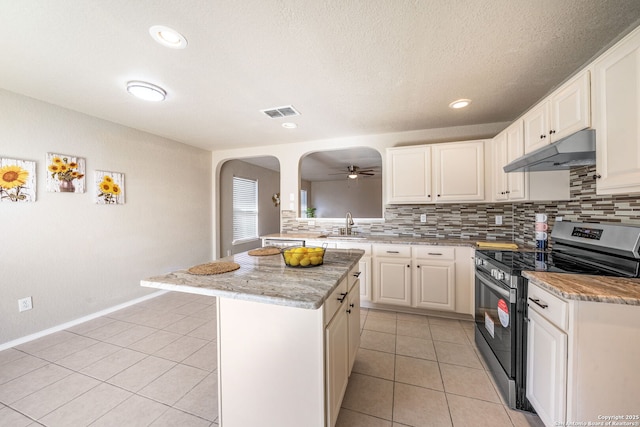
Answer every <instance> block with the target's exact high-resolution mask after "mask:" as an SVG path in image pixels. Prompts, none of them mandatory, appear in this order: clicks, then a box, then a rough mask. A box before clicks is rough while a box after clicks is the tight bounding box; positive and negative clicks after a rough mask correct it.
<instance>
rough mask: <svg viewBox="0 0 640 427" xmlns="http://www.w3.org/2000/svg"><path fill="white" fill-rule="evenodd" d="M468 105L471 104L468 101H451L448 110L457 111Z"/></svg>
mask: <svg viewBox="0 0 640 427" xmlns="http://www.w3.org/2000/svg"><path fill="white" fill-rule="evenodd" d="M469 104H471V100H470V99H458V100H456V101H453V102H452V103H451V104H449V108H453V109H456V110H457V109H458V108H464V107H466V106H468V105H469Z"/></svg>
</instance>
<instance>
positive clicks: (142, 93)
mask: <svg viewBox="0 0 640 427" xmlns="http://www.w3.org/2000/svg"><path fill="white" fill-rule="evenodd" d="M127 92H129V93H130V94H131V95H133V96H135V97H136V98H140V99H143V100H145V101H151V102H159V101H164V99H165V98H166V97H167V92H166V91H165V90H164V89H162V88H161V87H160V86H156V85H153V84H151V83H147V82H141V81H130V82H127Z"/></svg>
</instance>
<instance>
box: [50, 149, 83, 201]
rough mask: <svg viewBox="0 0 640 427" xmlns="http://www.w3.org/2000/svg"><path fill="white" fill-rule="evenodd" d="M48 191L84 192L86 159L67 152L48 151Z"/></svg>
mask: <svg viewBox="0 0 640 427" xmlns="http://www.w3.org/2000/svg"><path fill="white" fill-rule="evenodd" d="M46 160H47V172H48V173H47V191H49V192H53V193H84V191H85V179H84V177H85V160H84V159H83V158H82V157H75V156H69V155H67V154H56V153H47V159H46Z"/></svg>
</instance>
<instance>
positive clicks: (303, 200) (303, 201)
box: [300, 190, 307, 217]
mask: <svg viewBox="0 0 640 427" xmlns="http://www.w3.org/2000/svg"><path fill="white" fill-rule="evenodd" d="M300 216H301V217H306V216H307V190H300Z"/></svg>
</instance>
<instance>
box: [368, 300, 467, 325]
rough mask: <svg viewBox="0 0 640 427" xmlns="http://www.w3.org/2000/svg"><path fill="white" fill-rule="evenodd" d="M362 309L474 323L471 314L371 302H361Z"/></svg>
mask: <svg viewBox="0 0 640 427" xmlns="http://www.w3.org/2000/svg"><path fill="white" fill-rule="evenodd" d="M360 307H362V308H372V309H374V310H384V311H395V312H398V313H407V314H420V315H423V316H432V317H441V318H443V319H452V320H466V321H470V322H473V320H474V319H473V316H471V315H470V314H462V313H453V312H448V311H439V310H430V309H428V308H414V307H404V306H401V305H391V304H380V303H374V302H371V301H360Z"/></svg>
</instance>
